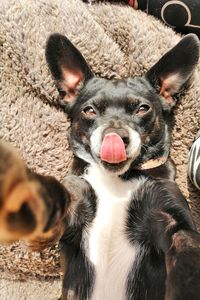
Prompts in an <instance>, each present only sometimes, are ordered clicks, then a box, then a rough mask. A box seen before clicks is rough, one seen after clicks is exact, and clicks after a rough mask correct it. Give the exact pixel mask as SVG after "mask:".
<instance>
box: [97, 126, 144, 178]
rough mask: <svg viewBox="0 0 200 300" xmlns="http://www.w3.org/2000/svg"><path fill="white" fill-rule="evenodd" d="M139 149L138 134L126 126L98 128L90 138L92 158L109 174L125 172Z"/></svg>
mask: <svg viewBox="0 0 200 300" xmlns="http://www.w3.org/2000/svg"><path fill="white" fill-rule="evenodd" d="M140 147H141V139H140V136H139V134H138V133H137V132H136V131H135V130H133V129H131V128H130V127H128V126H124V127H120V128H114V127H107V126H100V127H98V128H97V129H96V130H95V131H94V132H93V134H92V136H91V151H92V156H93V158H94V159H95V161H96V162H98V163H100V164H101V165H102V166H103V167H104V168H105V169H106V170H108V171H109V172H111V173H118V174H121V173H123V172H125V171H126V170H127V169H128V167H129V166H130V164H131V162H132V161H133V160H134V159H135V158H136V157H137V156H138V154H139V152H140Z"/></svg>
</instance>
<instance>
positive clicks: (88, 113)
mask: <svg viewBox="0 0 200 300" xmlns="http://www.w3.org/2000/svg"><path fill="white" fill-rule="evenodd" d="M83 113H84V115H85V116H86V117H87V118H93V117H94V116H95V115H96V112H95V110H94V108H93V107H92V106H86V107H85V108H84V109H83Z"/></svg>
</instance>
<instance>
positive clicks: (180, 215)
mask: <svg viewBox="0 0 200 300" xmlns="http://www.w3.org/2000/svg"><path fill="white" fill-rule="evenodd" d="M46 59H47V63H48V66H49V69H50V71H51V73H52V76H53V78H54V80H55V83H56V86H57V88H58V91H59V93H60V97H61V98H62V103H63V105H64V109H65V111H66V113H67V116H68V118H69V119H70V120H71V128H70V132H69V142H70V146H71V149H72V151H73V153H74V162H73V165H72V170H71V174H69V175H68V176H67V177H66V178H65V180H64V181H63V182H62V183H60V182H58V181H57V180H56V179H55V178H53V177H50V176H41V175H39V174H36V173H34V172H31V171H30V170H29V169H28V168H27V167H26V165H24V163H23V162H22V161H21V160H20V159H19V158H18V156H17V155H16V153H15V151H14V150H13V149H11V148H10V146H9V145H6V144H3V143H1V145H0V153H1V159H0V160H1V163H0V166H1V167H0V175H1V176H0V178H1V180H0V191H1V194H0V204H1V205H0V216H1V218H0V239H1V240H2V241H14V240H19V239H26V240H28V241H29V242H30V245H32V247H33V248H34V247H35V248H37V247H40V248H44V247H47V246H49V245H50V244H53V243H55V242H56V241H57V240H59V243H60V249H61V262H62V269H63V274H64V275H63V285H62V300H67V299H74V300H76V299H77V300H162V299H163V300H164V299H165V300H179V299H181V300H188V299H190V300H192V299H195V300H197V299H200V235H199V233H198V232H197V231H196V228H195V224H194V222H193V220H192V216H191V212H190V209H189V206H188V204H187V202H186V200H185V198H184V197H183V195H182V194H181V192H180V190H179V188H178V186H177V185H176V183H175V182H174V178H175V167H174V164H173V162H172V161H171V160H170V159H169V151H170V144H171V142H170V136H171V130H172V127H173V110H174V107H175V105H176V103H177V101H178V99H179V96H180V95H181V92H182V91H183V90H184V89H185V88H186V87H187V86H188V85H189V82H190V80H191V76H192V74H193V71H194V69H195V67H196V65H197V63H198V59H199V41H198V39H197V38H196V36H195V35H193V34H190V35H187V36H186V37H184V38H183V39H182V40H181V41H180V42H179V43H178V44H177V45H176V46H175V47H174V48H172V49H171V50H170V51H169V52H167V53H166V54H164V56H163V57H161V59H160V60H159V61H158V62H157V63H156V64H155V65H154V66H152V68H151V69H150V70H149V71H148V72H147V73H146V74H145V75H144V76H143V77H135V78H125V79H121V80H108V79H103V78H97V77H95V76H94V74H93V73H92V71H91V69H90V68H89V66H88V64H87V63H86V61H85V59H84V57H83V56H82V54H81V53H80V52H79V51H78V49H77V48H76V47H75V46H74V45H73V44H72V43H71V42H70V41H69V40H68V39H67V38H66V37H65V36H63V35H60V34H57V33H56V34H53V35H51V36H50V37H49V39H48V41H47V45H46Z"/></svg>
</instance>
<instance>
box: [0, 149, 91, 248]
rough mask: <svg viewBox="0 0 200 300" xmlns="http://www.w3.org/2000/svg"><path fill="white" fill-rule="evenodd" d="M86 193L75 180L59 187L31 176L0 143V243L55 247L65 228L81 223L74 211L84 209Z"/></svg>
mask: <svg viewBox="0 0 200 300" xmlns="http://www.w3.org/2000/svg"><path fill="white" fill-rule="evenodd" d="M89 189H90V186H89V184H88V183H87V182H86V181H85V180H83V179H81V178H79V177H76V176H69V177H68V178H67V179H66V180H65V181H64V183H63V184H61V183H60V182H58V181H57V180H56V179H55V178H53V177H50V176H41V175H38V174H36V173H34V172H31V171H30V170H28V168H27V167H26V165H25V164H24V163H23V162H22V160H21V159H19V158H18V156H17V155H16V153H15V151H14V150H13V149H12V148H11V147H10V146H9V145H7V144H4V143H0V241H2V242H12V241H16V240H19V239H25V240H28V241H29V242H30V245H31V246H32V248H34V249H38V248H40V249H41V248H45V247H47V246H49V245H51V244H53V243H55V242H56V241H58V240H59V239H60V238H61V236H62V235H63V233H64V231H65V229H66V227H67V226H68V225H69V226H70V224H72V223H74V222H76V223H77V222H78V221H79V217H80V220H81V222H83V221H84V220H83V217H82V219H81V214H80V215H78V214H77V210H78V209H79V205H78V204H79V203H80V202H81V201H82V202H81V204H82V205H87V201H86V200H84V199H83V198H84V196H85V193H87V191H88V190H89ZM91 197H92V196H91ZM84 201H85V202H86V203H84V204H83V202H84Z"/></svg>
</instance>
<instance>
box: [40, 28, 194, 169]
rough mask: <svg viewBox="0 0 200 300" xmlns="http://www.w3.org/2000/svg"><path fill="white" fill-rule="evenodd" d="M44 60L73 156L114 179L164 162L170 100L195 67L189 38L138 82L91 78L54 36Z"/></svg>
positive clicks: (66, 42) (76, 53) (61, 38)
mask: <svg viewBox="0 0 200 300" xmlns="http://www.w3.org/2000/svg"><path fill="white" fill-rule="evenodd" d="M46 57H47V61H48V65H49V67H50V70H51V72H52V74H53V77H54V79H55V80H56V84H57V87H58V90H59V92H60V95H61V96H62V98H63V100H64V101H65V103H66V108H67V112H68V115H69V117H70V118H71V133H70V143H71V147H72V149H73V151H74V154H75V155H76V156H77V157H79V158H81V159H83V160H84V161H86V162H88V163H97V164H99V165H100V166H102V167H104V168H105V169H106V170H108V171H110V172H113V173H116V174H123V173H124V172H125V171H127V170H128V169H129V168H130V166H132V167H134V168H140V166H142V164H144V163H146V162H148V161H149V160H156V159H161V158H163V157H167V155H168V152H169V146H170V139H169V135H170V134H169V131H170V130H169V123H170V114H171V111H172V108H173V107H174V105H175V103H176V97H175V96H176V95H177V94H178V93H180V91H181V90H182V89H183V87H184V85H185V84H186V83H187V82H188V79H189V78H190V77H191V74H192V72H193V69H194V67H195V65H196V64H197V62H198V57H199V41H198V39H197V38H196V37H195V36H194V35H188V36H187V37H185V38H184V39H182V40H181V42H180V43H179V44H178V45H176V46H175V47H174V48H173V49H172V50H171V51H169V52H168V53H166V54H165V55H164V56H163V57H162V58H161V59H160V60H159V61H158V63H157V64H155V65H154V66H153V67H152V68H151V69H150V70H149V71H148V72H147V74H145V76H144V77H141V78H138V77H136V78H128V79H124V80H106V79H102V78H96V77H94V76H93V74H92V72H91V70H90V68H89V67H88V65H87V63H86V61H85V60H84V58H83V57H82V55H81V54H80V52H79V51H78V50H77V49H76V48H75V47H74V46H73V45H72V44H71V42H70V41H69V40H68V39H67V38H66V37H64V36H62V35H59V34H54V35H52V36H50V38H49V40H48V43H47V48H46Z"/></svg>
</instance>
